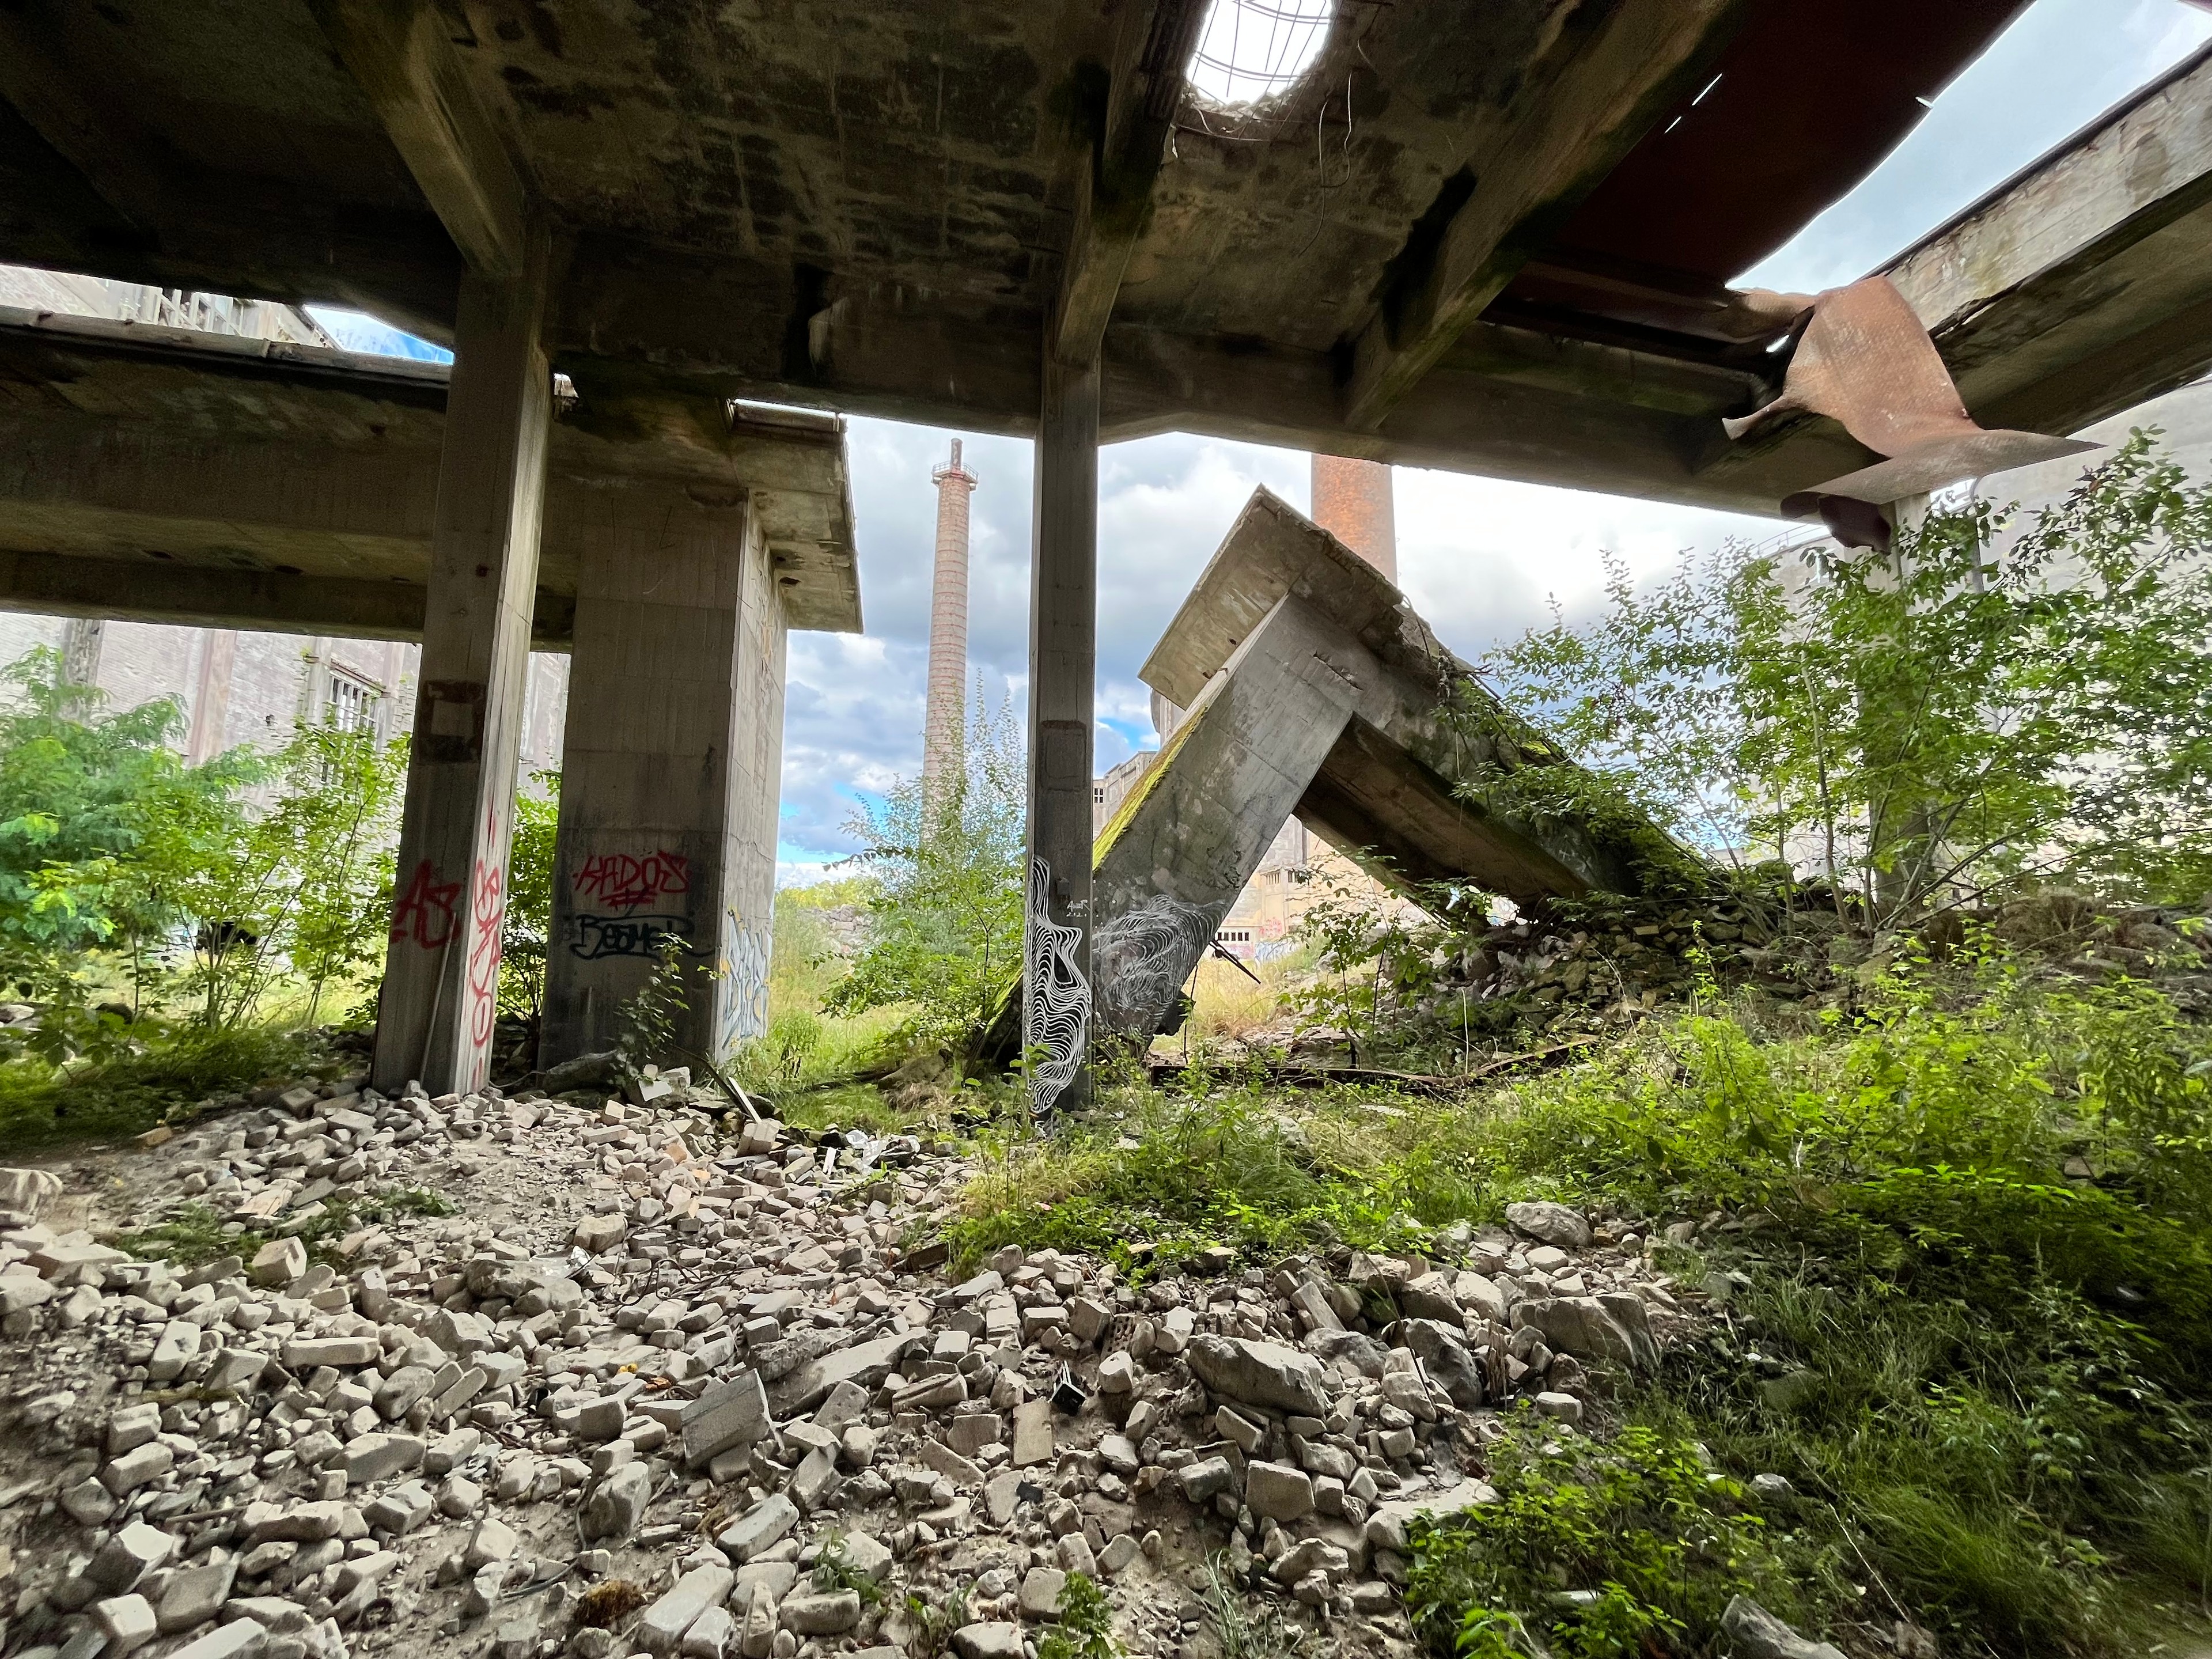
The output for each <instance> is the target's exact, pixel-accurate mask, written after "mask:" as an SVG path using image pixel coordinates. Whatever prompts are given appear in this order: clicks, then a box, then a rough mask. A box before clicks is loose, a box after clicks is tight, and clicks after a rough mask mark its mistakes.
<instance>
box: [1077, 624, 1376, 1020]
mask: <svg viewBox="0 0 2212 1659" xmlns="http://www.w3.org/2000/svg"><path fill="white" fill-rule="evenodd" d="M1382 680H1383V675H1382V671H1381V668H1380V666H1379V665H1377V664H1376V662H1375V660H1374V659H1373V657H1372V656H1371V655H1370V653H1368V652H1367V651H1366V649H1365V648H1364V647H1362V646H1361V645H1360V644H1359V642H1358V641H1357V640H1356V639H1354V638H1352V636H1351V635H1349V634H1348V633H1347V632H1346V629H1344V628H1343V627H1342V625H1341V624H1340V623H1338V622H1337V620H1336V619H1335V618H1334V617H1332V616H1331V615H1329V614H1328V612H1327V611H1324V610H1322V608H1321V607H1319V606H1317V605H1314V604H1311V603H1310V602H1309V601H1307V600H1306V599H1302V598H1300V597H1299V596H1298V595H1297V593H1295V592H1291V593H1285V594H1284V595H1283V597H1281V598H1280V599H1277V600H1276V601H1275V603H1274V605H1273V606H1272V607H1270V608H1269V610H1268V611H1267V615H1266V616H1265V617H1263V618H1262V619H1261V622H1260V624H1259V626H1257V627H1256V628H1255V629H1252V630H1251V632H1250V633H1249V635H1247V636H1246V637H1245V638H1244V639H1243V641H1242V642H1241V643H1240V644H1239V645H1238V646H1237V649H1236V650H1235V652H1234V653H1232V654H1231V657H1230V659H1229V660H1228V662H1227V663H1226V664H1225V665H1224V668H1223V671H1221V672H1219V673H1217V674H1215V675H1213V676H1212V678H1210V679H1208V680H1207V681H1206V684H1205V687H1204V688H1203V689H1202V690H1200V693H1199V695H1198V697H1197V700H1196V701H1195V702H1193V703H1192V704H1191V705H1190V707H1189V708H1188V710H1187V711H1186V712H1185V714H1183V716H1182V719H1181V720H1178V721H1177V722H1176V728H1175V730H1174V731H1173V732H1170V734H1169V735H1168V738H1167V740H1166V741H1165V742H1164V744H1162V745H1161V748H1160V753H1159V757H1158V759H1157V760H1155V761H1154V762H1153V763H1152V767H1151V769H1150V770H1148V771H1147V772H1146V775H1145V776H1144V777H1143V778H1142V779H1141V780H1139V781H1138V783H1137V785H1136V786H1135V787H1133V789H1131V790H1130V792H1129V793H1128V795H1127V798H1126V799H1124V800H1123V801H1122V803H1121V807H1120V809H1119V810H1118V811H1116V812H1115V815H1114V817H1113V819H1112V821H1111V822H1110V823H1108V824H1107V826H1106V828H1105V829H1103V831H1102V832H1101V833H1100V835H1099V838H1098V851H1097V876H1096V879H1095V884H1094V887H1093V892H1094V894H1095V902H1096V904H1097V927H1096V928H1095V930H1094V931H1093V933H1092V935H1091V964H1092V969H1093V973H1092V980H1093V983H1094V984H1095V985H1096V987H1097V996H1096V1012H1097V1024H1098V1029H1099V1030H1100V1031H1101V1032H1102V1033H1103V1034H1106V1035H1110V1036H1118V1037H1121V1038H1124V1039H1128V1040H1133V1041H1136V1042H1143V1041H1145V1040H1146V1039H1148V1038H1150V1037H1151V1036H1152V1035H1153V1034H1154V1033H1155V1032H1157V1031H1159V1030H1162V1029H1163V1028H1164V1026H1165V1025H1166V1024H1167V1021H1168V1018H1169V1016H1170V1014H1171V1013H1172V1012H1173V1011H1174V1009H1175V1006H1176V999H1177V997H1178V996H1179V995H1180V994H1181V992H1182V986H1183V982H1184V981H1186V980H1188V978H1189V977H1190V975H1191V972H1192V970H1193V969H1195V968H1196V967H1197V966H1198V963H1199V961H1200V958H1201V957H1204V956H1205V954H1206V947H1207V946H1208V945H1211V944H1212V940H1213V936H1214V933H1216V931H1217V930H1218V928H1219V927H1220V926H1221V919H1222V917H1224V916H1225V915H1228V914H1229V909H1230V907H1231V905H1233V904H1235V903H1236V902H1237V895H1238V894H1240V893H1242V892H1243V890H1244V885H1245V884H1246V883H1247V882H1249V881H1250V880H1251V879H1252V873H1253V872H1254V871H1255V870H1257V869H1258V868H1259V867H1260V860H1262V859H1263V858H1265V857H1266V856H1267V849H1268V848H1269V847H1271V846H1272V845H1273V843H1274V840H1275V836H1276V833H1277V832H1278V831H1279V830H1280V829H1282V827H1283V824H1284V823H1285V820H1286V819H1288V818H1289V817H1290V816H1291V811H1292V810H1293V809H1294V808H1295V807H1296V806H1297V804H1298V800H1299V798H1300V797H1301V796H1303V795H1304V793H1306V791H1307V789H1308V788H1309V787H1310V786H1311V784H1312V782H1313V780H1314V775H1315V774H1316V773H1317V772H1318V771H1319V770H1320V769H1321V764H1322V761H1323V760H1324V759H1325V758H1326V757H1328V751H1329V749H1330V747H1331V745H1332V744H1334V743H1335V741H1336V739H1337V737H1338V735H1339V734H1340V732H1342V731H1343V730H1344V728H1345V726H1346V724H1347V723H1348V722H1350V720H1352V716H1353V714H1354V712H1355V711H1356V710H1357V709H1358V708H1359V707H1360V706H1361V705H1362V703H1363V702H1369V703H1371V702H1373V701H1374V699H1375V696H1376V691H1377V690H1379V688H1380V686H1381V684H1382ZM1370 712H1379V711H1377V710H1373V709H1370Z"/></svg>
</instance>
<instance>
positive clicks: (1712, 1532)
mask: <svg viewBox="0 0 2212 1659" xmlns="http://www.w3.org/2000/svg"><path fill="white" fill-rule="evenodd" d="M1494 1459H1495V1461H1494V1462H1493V1463H1492V1469H1491V1475H1490V1479H1491V1482H1492V1485H1493V1486H1495V1487H1496V1488H1497V1490H1498V1498H1499V1501H1498V1503H1496V1504H1483V1505H1480V1506H1479V1507H1477V1508H1474V1509H1472V1510H1467V1511H1466V1512H1464V1513H1463V1514H1460V1515H1455V1516H1449V1517H1448V1518H1444V1519H1440V1520H1437V1521H1435V1522H1419V1523H1417V1525H1416V1528H1415V1541H1414V1547H1415V1566H1414V1570H1413V1577H1412V1579H1411V1581H1410V1583H1408V1585H1407V1597H1406V1599H1407V1607H1408V1609H1409V1611H1410V1612H1411V1613H1413V1618H1414V1620H1415V1621H1416V1623H1417V1624H1419V1625H1420V1626H1424V1627H1425V1628H1426V1630H1427V1632H1428V1633H1429V1635H1430V1636H1431V1639H1432V1641H1433V1643H1434V1644H1435V1645H1436V1646H1437V1648H1438V1649H1439V1650H1449V1649H1453V1648H1456V1650H1457V1651H1458V1652H1459V1653H1460V1654H1462V1656H1465V1659H1522V1656H1525V1655H1526V1654H1527V1652H1528V1647H1527V1645H1526V1643H1527V1639H1528V1634H1529V1633H1530V1632H1535V1633H1537V1634H1539V1635H1541V1638H1542V1639H1543V1640H1544V1641H1545V1642H1546V1643H1547V1644H1548V1645H1549V1646H1550V1647H1551V1649H1552V1650H1553V1651H1554V1652H1556V1653H1561V1654H1571V1655H1575V1656H1577V1659H1613V1656H1620V1659H1632V1656H1636V1655H1639V1654H1643V1653H1648V1652H1666V1653H1673V1652H1684V1651H1687V1652H1703V1651H1705V1650H1707V1648H1708V1647H1709V1645H1710V1644H1711V1642H1712V1641H1713V1639H1714V1638H1715V1637H1716V1636H1717V1634H1718V1632H1719V1629H1720V1618H1721V1613H1722V1612H1723V1609H1724V1608H1725V1607H1727V1606H1728V1603H1729V1599H1730V1598H1731V1597H1732V1596H1735V1595H1752V1596H1753V1597H1754V1598H1756V1599H1758V1600H1759V1601H1760V1602H1761V1603H1762V1605H1765V1606H1766V1607H1769V1608H1770V1609H1772V1610H1777V1611H1780V1610H1788V1611H1790V1612H1793V1613H1794V1612H1795V1611H1796V1603H1797V1601H1799V1599H1800V1597H1799V1595H1798V1592H1797V1591H1796V1589H1794V1588H1793V1586H1794V1585H1796V1584H1797V1583H1807V1582H1816V1583H1817V1582H1820V1581H1821V1580H1823V1579H1826V1578H1832V1577H1833V1576H1834V1568H1833V1564H1832V1563H1831V1562H1828V1561H1826V1560H1824V1559H1820V1555H1819V1553H1818V1552H1814V1551H1808V1550H1806V1549H1803V1548H1800V1547H1798V1545H1797V1543H1796V1541H1795V1540H1794V1539H1791V1538H1790V1537H1789V1536H1787V1535H1786V1534H1784V1535H1783V1536H1780V1537H1777V1536H1776V1535H1774V1534H1772V1533H1771V1530H1770V1528H1768V1526H1767V1524H1766V1522H1765V1520H1764V1519H1762V1518H1761V1517H1760V1516H1759V1515H1758V1514H1757V1513H1755V1512H1754V1510H1753V1505H1752V1502H1751V1498H1750V1494H1749V1492H1747V1490H1746V1488H1745V1487H1744V1486H1742V1485H1741V1484H1740V1483H1739V1482H1737V1481H1736V1480H1733V1479H1731V1478H1729V1476H1728V1475H1726V1474H1723V1473H1722V1472H1721V1471H1719V1470H1718V1469H1717V1468H1713V1467H1712V1466H1711V1462H1710V1461H1709V1458H1708V1455H1706V1454H1705V1451H1704V1449H1703V1448H1701V1447H1699V1445H1697V1444H1696V1443H1694V1442H1692V1441H1691V1440H1689V1439H1687V1438H1685V1437H1679V1436H1672V1435H1662V1434H1660V1433H1658V1432H1656V1431H1654V1430H1651V1429H1650V1428H1646V1427H1642V1426H1632V1427H1630V1428H1627V1429H1625V1430H1623V1431H1621V1432H1620V1434H1619V1435H1617V1436H1616V1437H1614V1438H1613V1440H1612V1441H1611V1442H1610V1443H1602V1444H1601V1443H1597V1442H1595V1441H1591V1440H1587V1439H1584V1438H1583V1437H1579V1436H1575V1435H1571V1434H1568V1435H1563V1436H1562V1437H1559V1438H1556V1439H1555V1438H1551V1437H1547V1434H1546V1432H1545V1431H1544V1430H1543V1429H1541V1428H1540V1427H1537V1426H1534V1425H1529V1424H1527V1423H1525V1422H1524V1423H1522V1425H1519V1426H1517V1427H1516V1430H1515V1431H1514V1433H1513V1434H1512V1435H1511V1437H1509V1438H1508V1439H1507V1440H1505V1441H1504V1442H1503V1443H1501V1445H1500V1447H1499V1449H1498V1451H1497V1452H1496V1453H1495V1455H1494Z"/></svg>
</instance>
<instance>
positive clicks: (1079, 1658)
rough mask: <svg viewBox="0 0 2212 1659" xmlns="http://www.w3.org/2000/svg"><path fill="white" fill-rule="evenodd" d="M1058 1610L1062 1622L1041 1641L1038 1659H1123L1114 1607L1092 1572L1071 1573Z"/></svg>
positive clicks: (1061, 1591)
mask: <svg viewBox="0 0 2212 1659" xmlns="http://www.w3.org/2000/svg"><path fill="white" fill-rule="evenodd" d="M1058 1612H1059V1613H1060V1622H1059V1623H1058V1624H1057V1625H1055V1626H1053V1628H1052V1629H1051V1630H1049V1631H1048V1632H1045V1635H1044V1638H1043V1639H1042V1641H1040V1642H1039V1643H1038V1644H1037V1659H1120V1655H1121V1644H1120V1643H1118V1642H1116V1641H1115V1639H1114V1608H1113V1606H1112V1604H1111V1603H1109V1601H1107V1600H1106V1593H1105V1591H1103V1590H1102V1589H1099V1588H1098V1586H1097V1583H1096V1582H1095V1581H1094V1580H1092V1579H1091V1577H1089V1576H1088V1575H1086V1574H1084V1573H1080V1572H1071V1573H1070V1574H1068V1575H1067V1580H1066V1583H1063V1584H1062V1585H1061V1586H1060V1606H1059V1608H1058Z"/></svg>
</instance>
